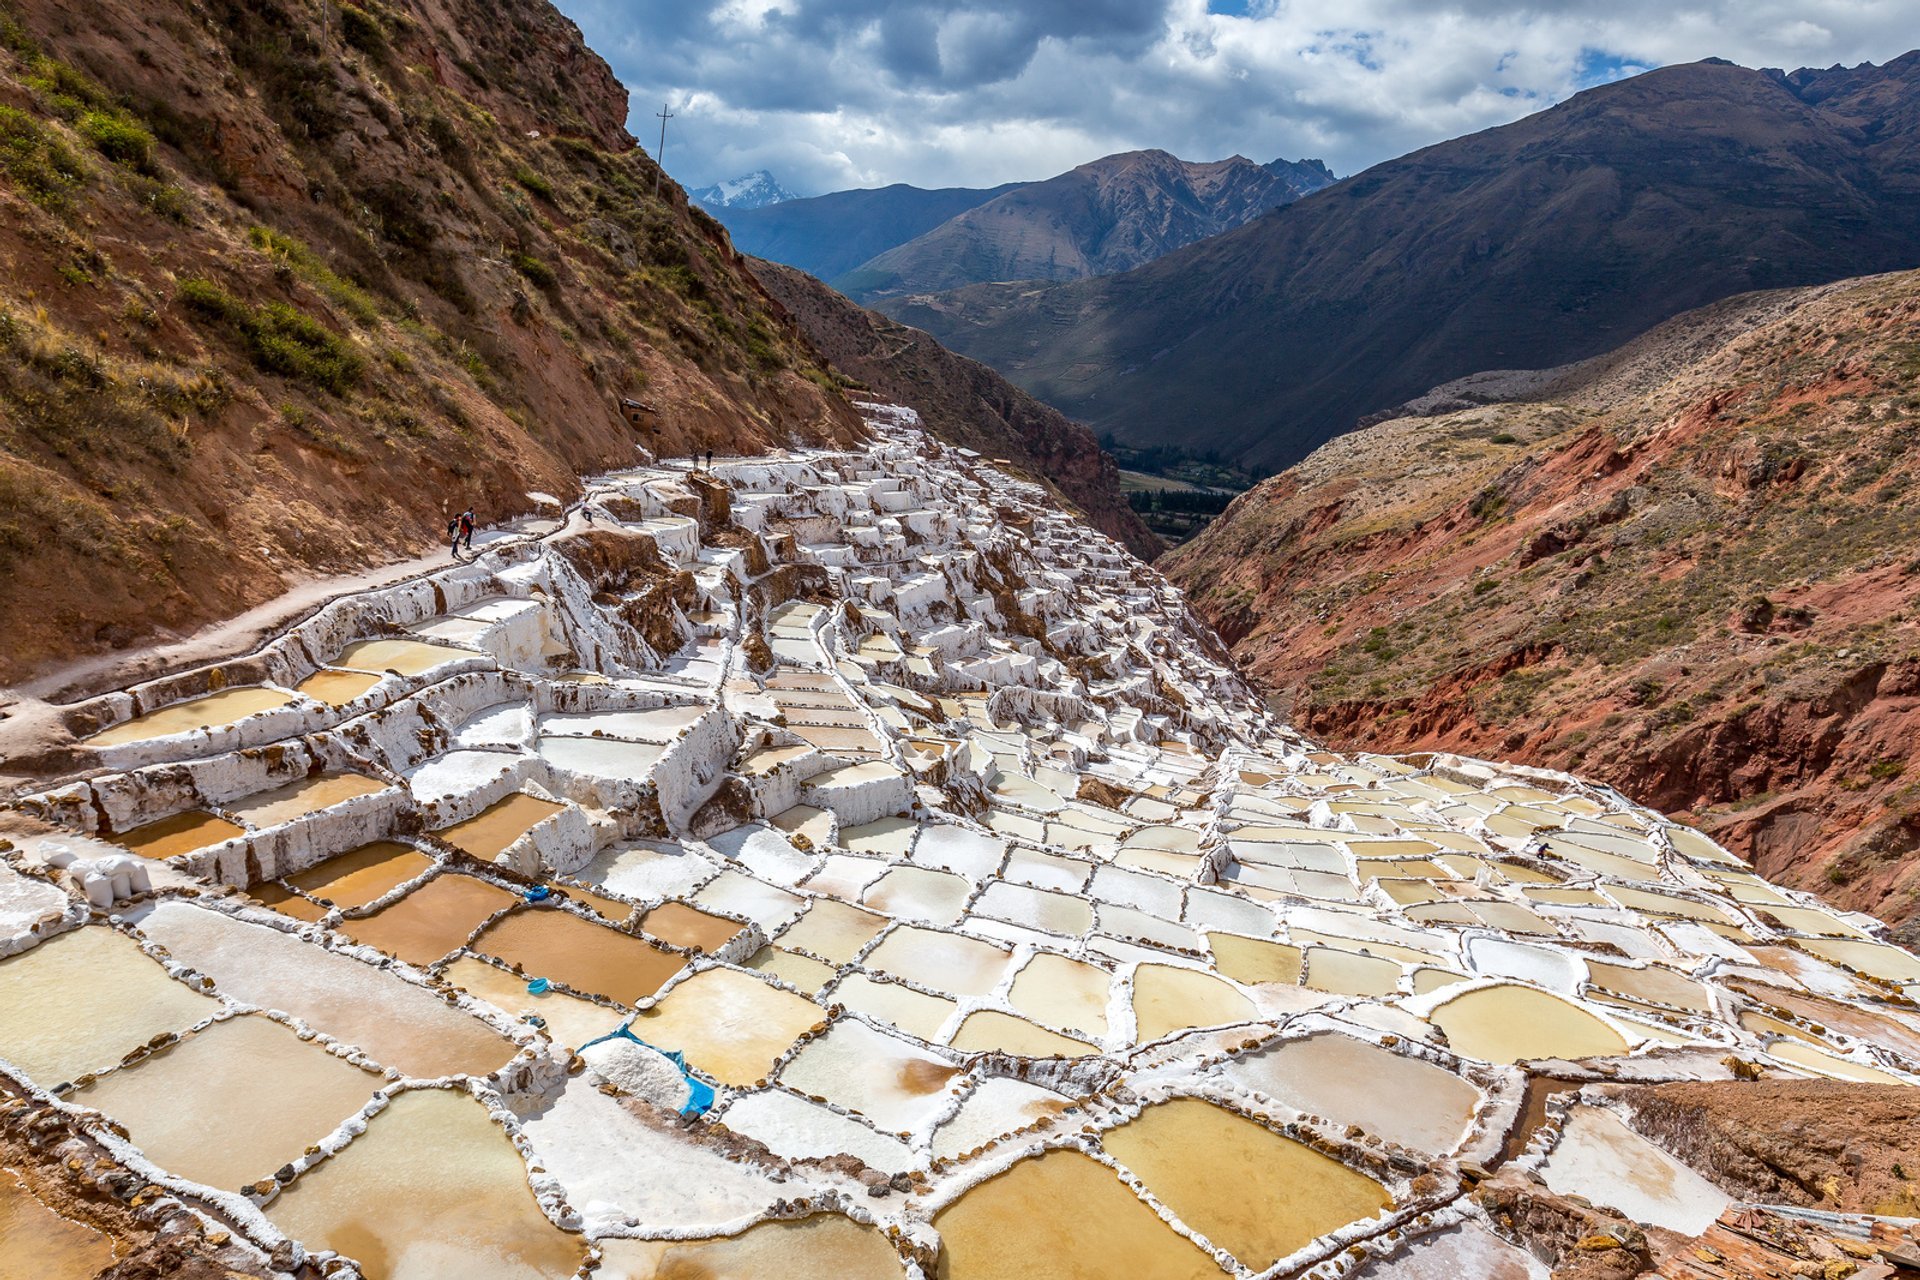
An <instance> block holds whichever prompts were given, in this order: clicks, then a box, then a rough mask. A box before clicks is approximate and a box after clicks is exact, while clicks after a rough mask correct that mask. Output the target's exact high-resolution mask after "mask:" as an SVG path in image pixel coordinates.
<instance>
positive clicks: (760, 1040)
mask: <svg viewBox="0 0 1920 1280" xmlns="http://www.w3.org/2000/svg"><path fill="white" fill-rule="evenodd" d="M825 1020H826V1014H825V1011H824V1010H823V1009H821V1008H820V1006H819V1005H817V1004H814V1003H813V1002H812V1001H811V1000H805V999H802V998H801V997H799V996H796V995H794V994H793V993H791V992H788V991H782V990H780V989H779V988H778V987H775V986H773V985H772V984H770V983H766V982H762V981H761V980H760V979H758V978H755V977H753V976H751V975H749V974H745V973H741V972H739V971H738V970H735V969H707V970H705V971H704V972H701V973H696V974H694V975H693V976H692V977H691V978H688V979H687V980H686V981H685V982H682V983H680V984H678V985H677V986H675V987H674V988H673V990H671V991H669V992H668V993H667V994H666V995H665V996H663V997H662V998H661V1000H660V1002H659V1003H658V1004H656V1005H654V1006H653V1007H652V1008H651V1009H648V1010H646V1011H644V1012H643V1013H641V1014H640V1015H639V1016H638V1017H636V1018H635V1019H634V1020H633V1033H634V1034H635V1035H637V1036H639V1037H640V1038H641V1039H642V1040H645V1041H646V1042H647V1043H649V1044H655V1045H659V1046H660V1047H661V1048H663V1049H678V1050H680V1051H681V1052H682V1053H684V1054H686V1056H687V1061H688V1062H690V1063H692V1064H693V1065H694V1066H695V1067H697V1068H699V1069H700V1070H701V1071H703V1072H705V1073H706V1074H708V1075H710V1076H712V1077H714V1078H715V1079H716V1080H720V1081H722V1082H723V1083H726V1084H731V1085H750V1084H752V1083H754V1082H755V1081H756V1080H763V1079H765V1078H766V1076H767V1074H768V1072H769V1071H771V1070H772V1068H773V1064H774V1060H775V1059H777V1058H779V1057H780V1055H781V1054H783V1053H785V1052H786V1051H787V1049H788V1048H789V1047H791V1046H792V1044H793V1042H794V1041H795V1040H797V1039H799V1038H800V1033H801V1032H803V1031H805V1030H807V1029H808V1028H809V1027H812V1026H814V1025H815V1024H816V1023H820V1022H824V1021H825Z"/></svg>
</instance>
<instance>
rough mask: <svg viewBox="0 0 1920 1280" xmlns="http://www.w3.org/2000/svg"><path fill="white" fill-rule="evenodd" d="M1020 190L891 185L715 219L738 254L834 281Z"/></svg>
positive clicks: (720, 213) (723, 212)
mask: <svg viewBox="0 0 1920 1280" xmlns="http://www.w3.org/2000/svg"><path fill="white" fill-rule="evenodd" d="M1020 185H1021V184H1020V183H1017V182H1010V183H1008V184H1006V185H1005V186H999V187H940V188H936V189H934V190H926V189H923V188H920V187H911V186H908V185H907V184H906V183H904V182H896V183H894V184H893V185H892V186H890V187H876V188H874V189H872V190H864V191H836V192H833V193H832V194H831V195H824V196H809V197H807V198H806V199H802V200H783V201H781V202H780V203H778V204H770V205H762V206H761V207H760V208H757V209H737V208H724V207H723V208H718V209H715V210H713V214H714V216H715V217H717V218H719V219H720V221H721V222H722V223H724V224H725V225H726V228H727V234H728V235H730V236H732V237H733V244H734V247H735V248H737V249H739V250H740V252H742V253H744V254H748V255H749V256H752V257H755V258H765V259H767V260H768V261H771V262H778V263H782V264H784V265H786V266H790V267H798V268H799V269H800V270H802V271H804V272H806V273H807V274H808V275H810V276H814V277H817V278H818V279H821V280H832V279H834V278H835V277H837V276H841V275H844V274H846V273H847V272H849V271H852V270H853V269H854V268H855V267H858V266H859V265H860V264H861V263H863V262H865V261H867V259H869V258H872V257H874V256H876V255H878V254H882V253H885V252H886V251H887V250H888V249H891V248H893V247H894V246H895V245H900V244H905V243H906V242H907V241H909V240H911V239H913V238H914V237H915V236H918V235H923V234H925V233H926V232H928V231H931V230H933V229H934V228H935V227H937V226H939V225H940V224H941V223H943V222H945V221H946V220H947V219H948V218H951V217H953V216H955V215H956V214H960V213H965V212H966V211H967V210H968V209H971V208H973V207H974V206H975V205H980V204H985V203H986V202H987V201H989V200H991V199H993V198H994V197H995V196H998V195H1002V194H1004V193H1006V192H1008V191H1012V190H1014V189H1016V188H1017V187H1019V186H1020Z"/></svg>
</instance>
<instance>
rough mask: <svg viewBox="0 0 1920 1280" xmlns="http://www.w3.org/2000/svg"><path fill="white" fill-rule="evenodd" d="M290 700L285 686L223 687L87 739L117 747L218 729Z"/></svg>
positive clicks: (91, 742)
mask: <svg viewBox="0 0 1920 1280" xmlns="http://www.w3.org/2000/svg"><path fill="white" fill-rule="evenodd" d="M292 701H293V695H292V694H291V693H288V692H287V691H286V690H285V689H269V688H267V687H266V686H265V685H257V684H255V685H245V686H242V687H241V688H238V689H222V690H220V692H218V693H209V694H207V695H206V696H204V697H200V698H188V699H187V700H186V701H184V702H176V703H174V704H172V705H171V706H166V707H161V708H159V709H158V710H155V711H149V712H147V714H145V715H143V716H135V717H134V718H133V719H131V720H127V721H124V722H122V723H120V724H116V725H114V726H112V727H111V728H108V729H102V730H101V731H100V732H99V733H96V734H94V735H93V736H92V737H91V738H88V739H87V740H86V744H87V745H88V746H90V747H117V746H121V745H123V744H125V743H129V742H145V741H147V740H148V739H150V738H164V737H167V736H169V735H171V734H176V733H187V732H190V731H192V730H194V729H220V728H225V727H226V726H228V725H230V724H235V723H237V722H239V721H241V720H244V719H246V718H247V717H248V716H250V715H255V714H257V713H259V712H262V711H271V710H273V709H274V708H275V707H284V706H286V705H287V704H288V703H289V702H292Z"/></svg>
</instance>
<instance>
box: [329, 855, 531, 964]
mask: <svg viewBox="0 0 1920 1280" xmlns="http://www.w3.org/2000/svg"><path fill="white" fill-rule="evenodd" d="M515 901H516V899H515V897H514V896H513V895H512V894H511V893H508V892H507V891H506V890H505V889H502V888H500V887H499V886H497V885H491V884H488V883H487V882H486V881H484V880H476V879H474V878H473V877H472V876H463V875H455V874H452V873H448V874H444V875H439V876H435V877H434V878H433V879H431V880H429V881H427V882H426V883H425V884H423V885H421V886H420V887H419V888H418V889H415V890H414V891H413V892H412V893H409V894H408V895H407V896H406V897H404V898H401V899H400V900H399V901H398V902H393V903H389V904H388V905H386V906H384V907H382V908H381V909H380V910H378V911H376V912H374V913H373V914H372V915H370V916H364V917H362V918H361V919H358V920H348V921H345V922H343V923H342V924H341V925H340V932H341V933H343V934H345V935H346V936H347V937H349V938H352V939H353V940H354V941H355V942H364V943H366V944H367V945H368V946H370V947H374V948H376V949H378V950H380V951H384V952H386V953H387V954H388V955H390V956H398V957H399V958H400V959H402V960H405V961H406V962H407V963H408V964H415V965H429V964H432V963H433V962H434V961H436V960H438V959H440V958H441V957H442V956H444V955H446V954H447V952H449V951H452V950H454V949H455V948H457V947H461V946H464V945H466V941H467V938H468V936H469V935H470V934H472V933H473V931H474V930H475V929H477V928H479V927H480V922H481V921H483V920H485V919H486V918H487V917H488V916H490V915H492V914H494V913H495V912H496V911H501V910H504V909H505V908H507V907H510V906H512V905H513V904H514V902H515Z"/></svg>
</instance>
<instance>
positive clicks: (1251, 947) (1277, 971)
mask: <svg viewBox="0 0 1920 1280" xmlns="http://www.w3.org/2000/svg"><path fill="white" fill-rule="evenodd" d="M1207 945H1208V946H1210V947H1212V948H1213V967H1214V968H1216V969H1218V970H1219V971H1220V972H1221V973H1222V974H1224V975H1225V976H1227V977H1229V978H1232V979H1233V980H1234V981H1236V982H1244V983H1247V984H1248V985H1250V986H1257V985H1259V984H1260V983H1264V982H1279V983H1286V984H1289V985H1291V984H1293V983H1296V982H1298V981H1300V971H1301V952H1300V948H1298V947H1295V946H1289V945H1288V944H1286V943H1284V942H1268V941H1267V940H1266V939H1264V938H1244V937H1241V936H1240V935H1239V934H1237V933H1209V934H1208V935H1207Z"/></svg>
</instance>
